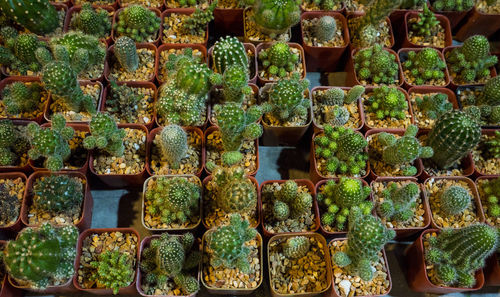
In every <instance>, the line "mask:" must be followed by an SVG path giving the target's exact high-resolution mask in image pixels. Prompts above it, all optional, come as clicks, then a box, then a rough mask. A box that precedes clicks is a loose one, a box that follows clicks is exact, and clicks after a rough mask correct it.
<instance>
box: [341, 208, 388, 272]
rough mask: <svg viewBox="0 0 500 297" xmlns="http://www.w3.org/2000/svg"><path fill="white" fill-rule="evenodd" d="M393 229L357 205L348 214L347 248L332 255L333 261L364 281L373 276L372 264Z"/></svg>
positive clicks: (376, 259)
mask: <svg viewBox="0 0 500 297" xmlns="http://www.w3.org/2000/svg"><path fill="white" fill-rule="evenodd" d="M395 235H396V234H395V232H394V230H390V229H387V228H386V227H385V226H384V225H383V224H382V222H381V221H380V219H378V218H375V217H373V216H371V215H370V214H367V215H365V214H362V212H361V210H360V209H359V208H358V207H354V208H352V209H351V213H350V214H349V232H347V249H346V251H345V252H337V253H335V254H334V255H333V262H334V263H335V264H336V265H338V266H340V267H346V268H347V269H348V270H349V271H350V273H351V274H352V275H357V276H359V277H360V278H361V279H362V280H364V281H370V280H372V278H373V270H374V269H373V267H372V265H373V264H374V263H376V262H377V261H378V260H379V257H378V253H379V252H380V250H382V249H383V248H384V245H385V244H386V243H387V242H388V241H389V240H391V239H393V238H394V236H395Z"/></svg>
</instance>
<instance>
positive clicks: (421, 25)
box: [410, 5, 441, 37]
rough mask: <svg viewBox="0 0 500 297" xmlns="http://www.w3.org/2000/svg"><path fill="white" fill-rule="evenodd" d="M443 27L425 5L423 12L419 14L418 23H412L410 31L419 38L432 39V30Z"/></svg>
mask: <svg viewBox="0 0 500 297" xmlns="http://www.w3.org/2000/svg"><path fill="white" fill-rule="evenodd" d="M437 26H441V25H440V23H439V21H438V19H437V18H436V16H435V15H434V13H433V12H432V11H431V10H430V9H429V7H428V6H427V5H423V12H421V13H419V14H418V21H417V22H415V23H412V24H411V26H410V30H411V31H412V32H413V33H414V34H416V35H417V36H423V37H430V36H431V35H432V29H433V28H437Z"/></svg>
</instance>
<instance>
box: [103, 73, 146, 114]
mask: <svg viewBox="0 0 500 297" xmlns="http://www.w3.org/2000/svg"><path fill="white" fill-rule="evenodd" d="M109 85H110V89H109V90H110V92H109V96H108V97H107V98H106V107H107V110H108V111H109V112H110V113H112V114H113V115H115V116H117V117H118V116H119V117H120V119H121V120H125V121H126V122H127V123H133V122H134V121H135V119H136V117H137V108H138V107H137V105H138V104H139V102H140V101H141V99H143V96H142V95H140V94H139V92H138V91H137V90H134V88H132V87H129V86H127V85H125V84H123V85H118V84H117V83H116V82H115V81H110V82H109Z"/></svg>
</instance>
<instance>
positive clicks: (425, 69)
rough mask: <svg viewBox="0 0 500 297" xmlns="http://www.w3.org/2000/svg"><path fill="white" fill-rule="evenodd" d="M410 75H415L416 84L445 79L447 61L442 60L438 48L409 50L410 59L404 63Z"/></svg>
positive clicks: (428, 83) (427, 83)
mask: <svg viewBox="0 0 500 297" xmlns="http://www.w3.org/2000/svg"><path fill="white" fill-rule="evenodd" d="M403 68H404V69H405V70H407V71H408V76H410V77H413V79H414V83H415V84H416V85H430V84H431V83H432V81H438V82H437V84H439V81H440V80H441V81H443V82H444V79H445V70H446V63H445V62H444V61H443V60H441V57H440V56H439V53H438V51H437V50H435V49H433V48H424V49H422V50H420V51H418V52H415V51H410V52H408V60H406V61H405V62H404V63H403Z"/></svg>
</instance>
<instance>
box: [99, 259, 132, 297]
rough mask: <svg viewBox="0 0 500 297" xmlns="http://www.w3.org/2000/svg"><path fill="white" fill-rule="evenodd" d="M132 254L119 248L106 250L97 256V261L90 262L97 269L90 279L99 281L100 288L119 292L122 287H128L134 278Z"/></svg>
mask: <svg viewBox="0 0 500 297" xmlns="http://www.w3.org/2000/svg"><path fill="white" fill-rule="evenodd" d="M133 260H134V259H133V257H132V255H129V254H126V253H123V252H120V251H118V250H114V251H106V252H104V253H101V254H99V255H98V256H97V261H92V262H90V266H91V267H92V268H94V269H95V270H94V271H92V273H91V274H90V277H89V279H90V280H93V281H96V282H97V287H98V288H107V289H111V290H113V294H114V295H116V294H118V292H119V290H120V288H124V287H127V286H128V285H130V283H131V282H132V281H133V280H134V273H135V270H134V261H133Z"/></svg>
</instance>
